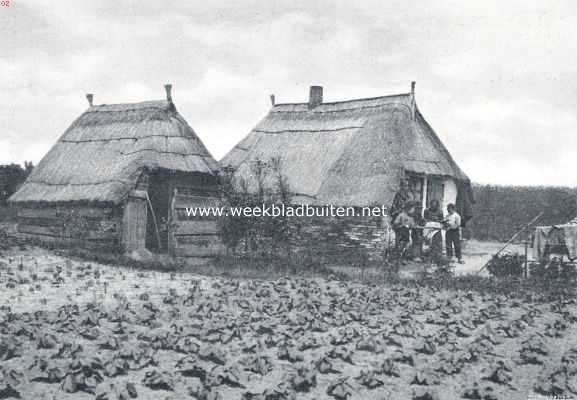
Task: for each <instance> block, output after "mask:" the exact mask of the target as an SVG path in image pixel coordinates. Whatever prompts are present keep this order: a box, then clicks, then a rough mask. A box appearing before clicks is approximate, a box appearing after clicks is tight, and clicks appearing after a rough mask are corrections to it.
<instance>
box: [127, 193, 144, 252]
mask: <svg viewBox="0 0 577 400" xmlns="http://www.w3.org/2000/svg"><path fill="white" fill-rule="evenodd" d="M146 217H147V204H146V197H144V198H142V196H130V197H129V198H128V200H127V202H126V205H125V207H124V216H123V221H122V222H123V224H122V228H123V229H122V236H123V243H124V250H125V251H126V252H131V251H134V250H139V249H144V248H145V247H146V223H147V218H146Z"/></svg>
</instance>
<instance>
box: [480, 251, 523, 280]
mask: <svg viewBox="0 0 577 400" xmlns="http://www.w3.org/2000/svg"><path fill="white" fill-rule="evenodd" d="M524 264H525V257H524V256H522V255H520V254H518V253H515V254H509V253H506V254H501V255H494V256H493V258H491V260H490V261H489V263H488V264H487V270H488V271H489V273H490V274H491V275H493V276H494V277H496V278H515V277H522V276H523V265H524Z"/></svg>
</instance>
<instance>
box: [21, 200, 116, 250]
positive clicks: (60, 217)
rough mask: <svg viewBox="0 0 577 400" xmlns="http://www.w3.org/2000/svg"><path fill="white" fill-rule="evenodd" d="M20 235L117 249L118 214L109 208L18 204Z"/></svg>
mask: <svg viewBox="0 0 577 400" xmlns="http://www.w3.org/2000/svg"><path fill="white" fill-rule="evenodd" d="M16 213H17V222H18V228H17V231H18V233H19V235H20V236H21V237H22V238H25V239H32V240H38V241H40V242H45V243H50V244H54V245H56V246H63V247H69V246H80V247H85V248H89V249H93V248H107V249H111V248H116V247H118V246H119V243H120V228H121V213H120V212H119V211H118V210H116V209H114V208H112V207H102V208H100V207H88V206H70V207H66V206H54V207H46V206H45V207H18V208H17V209H16Z"/></svg>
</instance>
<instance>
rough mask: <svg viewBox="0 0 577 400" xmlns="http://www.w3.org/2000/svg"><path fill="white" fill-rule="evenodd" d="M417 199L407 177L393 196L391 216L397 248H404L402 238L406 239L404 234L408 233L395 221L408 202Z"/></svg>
mask: <svg viewBox="0 0 577 400" xmlns="http://www.w3.org/2000/svg"><path fill="white" fill-rule="evenodd" d="M414 199H415V196H414V195H413V192H412V191H411V189H410V185H409V181H408V180H407V179H403V180H402V181H401V187H400V188H399V191H398V192H397V193H395V197H394V198H393V204H391V209H390V212H389V214H390V216H391V223H392V224H393V231H394V232H395V247H396V248H397V249H399V248H402V246H403V243H401V242H402V240H403V239H405V238H404V235H405V234H406V233H407V232H405V231H404V230H403V229H399V228H400V227H399V225H398V224H396V223H395V222H396V221H397V217H398V216H399V215H400V214H401V213H403V212H405V211H406V210H405V207H407V205H408V204H410V203H412V202H413V201H414ZM409 240H410V230H409Z"/></svg>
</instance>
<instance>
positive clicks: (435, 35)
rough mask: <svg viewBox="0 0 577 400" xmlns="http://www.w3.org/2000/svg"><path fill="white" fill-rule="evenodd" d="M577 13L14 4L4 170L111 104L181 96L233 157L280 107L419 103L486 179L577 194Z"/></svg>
mask: <svg viewBox="0 0 577 400" xmlns="http://www.w3.org/2000/svg"><path fill="white" fill-rule="evenodd" d="M576 21H577V2H575V1H574V0H567V1H556V0H548V1H528V0H521V1H502V0H495V1H487V0H484V1H475V2H472V1H467V2H464V1H449V0H446V1H432V0H431V1H408V0H401V1H388V0H378V1H364V0H357V1H349V0H347V1H335V0H330V1H329V0H327V1H323V0H320V1H317V0H303V1H274V0H261V1H229V2H224V1H213V0H211V1H179V2H169V1H158V0H155V1H143V0H138V1H136V0H135V1H130V0H113V1H108V0H105V1H102V0H99V1H78V0H74V1H72V0H70V1H65V0H58V1H46V0H43V1H40V0H12V1H11V5H10V7H8V8H6V7H4V8H0V33H1V36H0V101H1V103H0V104H1V105H0V107H1V108H0V109H1V111H0V164H3V163H10V162H16V163H21V162H23V161H25V160H32V161H34V163H37V162H38V161H39V160H40V159H41V158H42V156H43V155H44V154H45V153H46V152H47V151H48V150H49V148H50V147H51V146H52V145H53V144H54V142H55V141H56V140H57V138H58V137H59V136H60V135H61V134H62V133H63V132H64V130H65V129H66V128H67V127H68V126H69V125H70V123H71V122H72V121H73V120H74V119H75V118H76V117H77V116H78V115H79V114H80V113H82V112H83V111H84V110H85V109H86V108H87V102H86V99H85V97H84V95H85V93H89V92H91V93H94V95H95V103H97V104H100V103H117V102H136V101H142V100H151V99H160V98H163V97H164V89H163V87H162V85H163V84H164V83H167V82H170V83H173V85H174V89H173V98H174V101H175V104H176V106H177V108H178V110H179V111H180V113H181V114H182V115H183V116H184V117H185V118H186V119H187V120H188V122H189V123H190V125H191V126H192V127H193V128H194V130H195V131H196V132H197V134H198V135H199V136H200V138H201V139H202V140H203V141H204V143H205V145H206V146H207V147H208V149H209V150H210V151H211V153H212V154H213V155H214V156H215V158H217V159H220V158H221V157H222V156H223V155H224V154H226V152H227V151H228V150H229V149H230V148H232V147H233V146H234V145H235V144H236V143H237V142H238V141H239V140H240V139H241V138H242V137H244V136H245V135H246V134H247V133H248V132H249V131H250V130H251V128H252V127H253V126H255V125H256V124H257V122H258V121H259V120H260V119H262V118H263V117H264V115H265V114H266V113H267V111H268V110H269V108H270V101H269V94H271V93H274V94H276V98H277V102H287V101H290V102H301V101H306V100H307V97H308V87H309V85H311V84H320V85H322V86H324V88H325V100H326V101H337V100H346V99H350V98H358V97H372V96H380V95H386V94H395V93H404V92H407V91H409V87H410V81H412V80H415V81H416V82H417V89H416V92H417V103H418V105H419V108H420V110H421V112H422V113H423V115H424V116H425V118H426V119H427V120H428V121H429V123H430V124H431V125H432V126H433V128H434V129H435V130H436V131H437V133H438V134H439V136H440V137H441V139H442V140H443V141H444V142H445V144H446V145H447V147H448V148H449V150H450V151H451V152H452V154H453V156H454V158H455V159H456V160H457V162H458V163H459V164H460V165H461V167H462V168H463V169H464V170H465V172H466V173H467V174H468V175H469V177H470V178H471V179H472V180H473V181H476V182H489V183H500V184H524V185H533V184H535V185H536V184H546V185H572V186H577V160H576V159H577V61H575V60H576V58H577V23H576Z"/></svg>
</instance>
